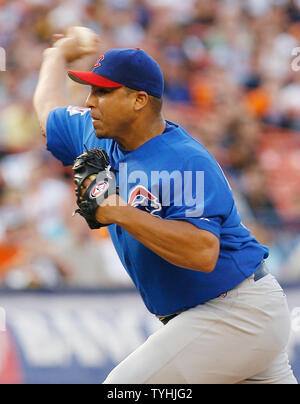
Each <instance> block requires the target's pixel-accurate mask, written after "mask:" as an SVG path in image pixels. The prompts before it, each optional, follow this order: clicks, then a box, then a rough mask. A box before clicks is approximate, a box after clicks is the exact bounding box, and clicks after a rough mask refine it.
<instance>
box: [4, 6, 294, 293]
mask: <svg viewBox="0 0 300 404" xmlns="http://www.w3.org/2000/svg"><path fill="white" fill-rule="evenodd" d="M74 24H76V25H77V24H83V25H86V26H88V27H90V28H92V29H94V30H95V31H96V32H97V33H98V34H99V35H100V36H101V37H102V38H103V46H105V48H106V49H107V48H111V47H141V48H144V49H145V50H146V51H148V52H149V53H150V54H152V55H153V57H154V58H156V59H157V60H158V62H159V63H160V65H161V66H162V69H163V72H164V75H165V84H166V85H165V104H164V113H165V115H166V118H167V119H170V120H174V121H176V122H178V123H179V124H181V125H183V126H184V127H185V128H186V129H187V130H188V131H190V133H191V134H192V135H193V136H194V137H195V138H196V139H197V140H198V141H200V142H201V143H203V144H204V146H206V147H207V148H208V150H209V151H210V152H211V153H212V154H213V155H214V156H215V157H216V158H217V160H218V161H219V162H220V164H221V165H222V167H223V168H224V170H225V172H226V174H227V175H228V178H229V181H230V183H231V184H232V187H233V189H234V192H235V195H236V198H237V200H238V204H239V206H240V210H241V213H242V216H243V219H244V220H245V223H246V224H247V225H249V227H250V228H251V229H252V230H253V232H254V234H255V235H256V236H257V237H258V238H259V239H260V241H262V242H265V243H267V244H269V245H270V247H271V252H272V254H271V258H270V259H271V260H272V261H271V268H272V271H273V272H276V273H277V274H280V275H281V276H282V278H283V279H284V271H286V274H287V276H288V277H289V278H290V279H291V278H293V279H297V278H298V279H300V272H299V267H298V264H295V265H294V266H293V263H296V262H298V261H299V260H298V258H297V257H298V250H299V248H298V246H296V245H292V244H291V240H292V239H293V238H294V234H295V232H299V218H300V208H299V202H297V201H299V200H300V190H299V181H297V178H296V177H297V176H298V178H299V177H300V175H299V168H300V167H299V162H298V161H299V153H300V147H299V142H298V141H297V140H296V138H298V139H299V136H298V135H299V131H300V108H299V105H300V99H299V94H300V72H293V71H292V68H291V62H292V49H293V48H295V47H297V46H299V44H300V1H299V0H244V1H240V0H224V1H220V0H211V1H206V0H185V1H184V2H182V1H180V0H72V1H70V0H49V1H48V2H44V1H42V0H10V1H7V0H0V46H1V47H3V48H5V50H6V54H7V70H6V71H5V72H0V167H1V170H0V218H1V220H0V284H1V283H2V285H6V286H8V287H14V288H21V287H50V288H53V287H61V286H63V287H64V286H66V285H69V286H76V287H79V286H84V287H93V286H101V285H102V286H103V285H112V284H127V282H128V278H127V275H126V274H124V273H123V272H121V268H120V263H119V261H118V259H117V258H116V256H115V253H114V252H113V250H112V249H111V244H110V241H109V239H108V238H107V237H104V238H103V237H102V236H101V237H99V234H98V233H97V232H90V231H89V230H88V229H87V227H86V225H85V223H84V222H83V221H82V220H81V219H80V218H78V217H75V218H72V217H71V214H70V212H72V209H74V199H75V198H74V195H73V186H72V183H71V179H70V172H69V171H68V169H67V170H66V169H63V168H62V166H61V165H60V164H59V163H57V162H56V161H54V159H52V158H51V157H50V156H49V154H48V153H46V152H45V140H44V139H43V138H42V137H41V135H40V133H39V132H40V130H39V125H38V123H37V120H36V117H35V114H34V112H33V108H32V101H31V98H32V94H33V91H34V88H35V85H36V82H37V79H38V74H39V67H40V63H41V59H42V53H43V50H44V49H45V48H46V47H49V46H50V44H51V40H52V39H51V38H52V34H53V33H63V32H65V30H66V29H67V28H68V26H70V25H74ZM101 51H103V50H101ZM93 63H94V60H92V59H91V58H84V59H82V60H81V61H79V62H77V63H76V66H74V67H75V68H78V69H88V68H90V67H91V66H92V65H93ZM68 86H69V88H70V95H71V100H72V103H74V104H78V105H84V102H85V98H86V95H87V92H88V88H83V87H82V86H78V85H77V84H74V83H71V82H70V81H68ZM276 126H277V127H281V128H284V129H285V131H284V132H282V133H281V136H280V139H279V140H278V142H277V140H276V142H275V134H276V133H277V128H276ZM291 129H292V130H294V131H295V132H292V131H291ZM276 136H277V135H276ZM276 139H277V137H276ZM291 139H293V141H292V142H291ZM275 143H276V148H275ZM291 145H292V146H291ZM280 152H281V153H280ZM297 156H298V157H297ZM287 162H288V163H287ZM283 163H286V164H283ZM287 173H291V174H290V176H291V177H292V178H289V184H290V185H289V184H288V183H287V181H286V178H287ZM275 185H276V187H277V188H276V189H275ZM279 191H281V193H279ZM278 195H279V196H278ZM279 228H280V229H281V231H280V232H279ZM292 250H293V252H292ZM101 251H102V254H101ZM290 253H292V255H291V258H290V261H289V265H288V267H289V269H282V265H281V264H282V263H283V262H284V261H286V258H287V257H288V256H289V254H290ZM121 273H123V275H121ZM291 274H292V275H291ZM293 274H294V275H293Z"/></svg>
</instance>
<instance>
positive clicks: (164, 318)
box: [156, 261, 269, 325]
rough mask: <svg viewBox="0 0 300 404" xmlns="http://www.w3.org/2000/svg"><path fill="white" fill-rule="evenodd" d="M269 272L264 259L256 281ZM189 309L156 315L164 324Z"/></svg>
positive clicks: (255, 273)
mask: <svg viewBox="0 0 300 404" xmlns="http://www.w3.org/2000/svg"><path fill="white" fill-rule="evenodd" d="M268 273H269V271H268V269H267V267H266V264H265V261H263V262H262V263H261V265H260V267H259V268H258V269H257V270H256V271H255V272H254V278H253V280H254V282H257V281H259V280H260V279H262V278H263V277H264V276H266V275H268ZM189 309H191V307H189V308H188V309H183V310H180V311H177V312H176V313H174V314H168V315H167V316H159V315H157V316H156V317H157V318H158V319H159V320H160V321H161V322H162V323H163V324H164V325H167V324H168V322H169V321H170V320H172V319H173V318H175V317H177V316H178V315H179V314H181V313H183V312H185V311H187V310H189Z"/></svg>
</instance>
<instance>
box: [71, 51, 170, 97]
mask: <svg viewBox="0 0 300 404" xmlns="http://www.w3.org/2000/svg"><path fill="white" fill-rule="evenodd" d="M68 76H69V77H70V78H71V79H72V80H74V81H76V82H77V83H80V84H88V85H92V86H99V87H108V88H118V87H123V86H125V87H128V88H131V89H133V90H137V91H145V92H146V93H147V94H149V95H152V96H153V97H157V98H162V96H163V92H164V78H163V74H162V71H161V68H160V67H159V64H158V63H157V62H156V61H155V60H154V59H153V58H152V57H151V56H150V55H148V54H147V53H146V52H145V51H143V50H142V49H139V48H136V49H111V50H109V51H107V52H105V53H104V55H103V56H101V57H100V59H99V60H98V62H97V63H96V64H95V66H94V68H93V70H92V71H91V72H78V71H72V70H69V71H68Z"/></svg>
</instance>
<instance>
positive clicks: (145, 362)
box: [104, 274, 297, 384]
mask: <svg viewBox="0 0 300 404" xmlns="http://www.w3.org/2000/svg"><path fill="white" fill-rule="evenodd" d="M289 334H290V315H289V310H288V306H287V300H286V296H285V295H284V292H283V290H282V288H281V287H280V285H279V283H278V282H277V281H276V280H275V278H274V277H273V276H272V275H271V274H268V275H267V276H265V277H264V278H262V279H260V280H258V281H257V282H255V281H254V276H251V277H250V278H248V279H246V280H245V281H244V282H242V283H241V284H240V285H238V286H237V287H235V288H234V289H232V290H230V291H229V292H228V293H227V294H226V295H225V296H223V297H218V298H215V299H212V300H210V301H208V302H207V303H205V304H201V305H199V306H196V307H194V308H192V309H189V310H188V311H185V312H183V313H181V314H180V315H178V316H177V317H175V318H174V319H172V320H170V321H169V323H168V324H167V325H166V326H163V327H162V328H161V329H159V330H158V331H157V332H155V333H154V334H153V335H152V336H150V337H149V338H148V339H147V341H146V342H145V343H144V344H143V345H142V346H140V347H139V348H138V349H137V350H136V351H135V352H133V353H132V354H131V355H129V356H128V357H127V358H126V359H125V360H124V361H123V362H121V363H120V364H119V365H118V366H117V367H116V368H115V369H114V370H113V371H112V372H111V373H110V374H109V375H108V377H107V379H106V380H105V382H104V383H105V384H297V381H296V379H295V377H294V375H293V372H292V370H291V367H290V365H289V361H288V356H287V352H286V347H287V344H288V339H289Z"/></svg>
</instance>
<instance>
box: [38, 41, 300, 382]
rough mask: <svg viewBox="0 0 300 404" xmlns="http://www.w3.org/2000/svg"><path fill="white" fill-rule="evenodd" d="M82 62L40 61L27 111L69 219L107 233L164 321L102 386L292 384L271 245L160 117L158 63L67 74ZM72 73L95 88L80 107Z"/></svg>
mask: <svg viewBox="0 0 300 404" xmlns="http://www.w3.org/2000/svg"><path fill="white" fill-rule="evenodd" d="M89 52H92V50H91V49H89ZM83 54H84V49H82V48H81V47H79V46H78V43H77V42H76V41H74V38H61V39H59V40H58V41H57V42H56V43H55V44H54V45H53V47H52V48H49V49H47V50H46V51H45V53H44V59H43V64H42V68H41V73H40V79H39V83H38V86H37V89H36V92H35V95H34V105H35V109H36V112H37V115H38V118H39V120H40V123H41V126H42V130H43V133H44V135H45V136H46V137H47V148H48V150H50V151H51V152H52V154H53V155H54V156H55V157H56V158H57V159H58V160H60V161H61V162H62V163H63V164H64V165H65V166H72V167H73V171H74V182H75V184H76V197H77V204H78V209H77V211H76V213H77V214H80V215H81V216H82V217H83V218H84V219H85V220H86V221H87V225H88V226H89V227H90V228H91V229H97V228H99V227H101V226H108V229H109V232H110V235H111V238H112V241H113V243H114V246H115V248H116V250H117V253H118V255H119V257H120V260H121V261H122V263H123V265H124V268H125V270H126V271H127V272H128V274H129V275H130V277H131V279H132V281H133V282H134V284H135V286H136V288H137V290H138V292H139V293H140V295H141V298H142V299H143V301H144V303H145V305H146V307H147V309H148V310H149V311H150V312H151V313H153V315H156V316H157V317H158V318H159V319H160V320H161V321H162V323H163V324H164V326H163V327H161V329H159V330H158V331H157V332H156V333H154V335H152V336H151V337H150V338H148V340H147V341H146V342H145V343H144V344H143V345H142V346H141V347H140V348H138V349H137V350H136V351H135V352H133V353H132V354H131V355H130V356H129V357H128V358H127V359H125V360H124V361H123V362H122V363H120V364H119V365H118V366H117V367H116V368H115V369H114V370H113V371H112V372H111V373H110V374H109V375H108V377H107V379H106V381H105V383H113V384H127V383H130V384H136V383H137V384H158V383H161V384H167V383H174V384H182V383H196V384H209V383H210V384H259V383H261V384H296V383H297V382H296V379H295V377H294V375H293V372H292V370H291V367H290V365H289V361H288V356H287V352H286V346H287V343H288V339H289V333H290V318H289V310H288V306H287V301H286V297H285V295H284V293H283V291H282V289H281V287H280V285H279V284H278V282H277V281H276V280H275V278H274V277H273V276H272V275H271V274H270V273H268V271H267V268H266V264H265V260H266V259H267V257H268V255H269V252H268V248H267V247H265V246H263V245H261V244H260V243H259V242H258V241H257V240H256V239H255V238H254V237H253V236H252V235H251V233H250V231H249V230H248V229H247V228H246V227H245V226H243V224H242V223H241V217H240V215H239V213H238V211H237V208H236V205H235V202H234V198H233V194H232V191H231V189H230V186H229V184H228V182H227V180H226V178H225V176H224V173H223V172H222V170H221V168H220V166H219V164H218V163H217V162H216V160H215V159H214V158H213V157H212V156H211V154H210V153H209V152H208V151H207V150H206V149H205V148H204V147H203V146H202V145H201V144H200V143H199V142H198V141H196V140H195V139H193V138H192V137H191V136H190V135H189V134H188V133H187V132H186V131H185V130H184V129H183V128H182V127H180V126H179V125H177V124H176V123H173V122H170V121H167V120H165V118H164V117H163V115H162V98H163V91H164V79H163V74H162V71H161V69H160V67H159V65H158V64H157V62H156V61H155V60H154V59H153V58H152V57H151V56H150V55H148V54H147V53H146V52H145V51H144V50H141V49H111V50H109V51H107V52H105V54H104V55H102V56H101V57H100V58H99V57H98V60H97V61H96V64H95V67H94V68H93V70H92V71H90V72H82V71H70V70H69V71H68V73H67V70H68V63H69V62H70V61H72V60H75V59H78V58H80V57H81V56H82V55H83ZM67 74H68V76H69V77H70V78H71V79H72V80H74V81H76V82H77V83H81V84H83V85H88V86H90V94H89V96H88V98H87V101H86V108H82V107H72V106H68V105H69V102H68V99H67V91H66V89H65V88H66V87H65V77H66V75H67Z"/></svg>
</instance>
